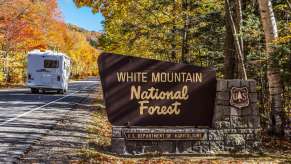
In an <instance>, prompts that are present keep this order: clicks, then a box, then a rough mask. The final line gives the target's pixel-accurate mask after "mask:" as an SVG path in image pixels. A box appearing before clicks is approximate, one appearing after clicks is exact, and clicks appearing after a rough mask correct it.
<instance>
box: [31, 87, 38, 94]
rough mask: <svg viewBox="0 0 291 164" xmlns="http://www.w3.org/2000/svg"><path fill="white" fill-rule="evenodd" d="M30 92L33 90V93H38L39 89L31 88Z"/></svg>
mask: <svg viewBox="0 0 291 164" xmlns="http://www.w3.org/2000/svg"><path fill="white" fill-rule="evenodd" d="M30 90H31V93H38V89H36V88H31V89H30Z"/></svg>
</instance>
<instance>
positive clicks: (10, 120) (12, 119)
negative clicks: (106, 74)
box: [0, 84, 96, 126]
mask: <svg viewBox="0 0 291 164" xmlns="http://www.w3.org/2000/svg"><path fill="white" fill-rule="evenodd" d="M94 85H96V84H94ZM94 85H89V86H87V87H85V88H82V89H80V90H78V91H75V92H73V93H71V94H69V95H66V96H64V97H61V98H59V99H56V100H54V101H51V102H49V103H47V104H45V105H42V106H40V107H37V108H34V109H31V110H29V111H27V112H24V113H22V114H20V115H18V116H16V117H14V118H11V119H9V120H7V121H5V122H3V123H1V124H0V126H3V125H6V124H7V123H9V122H12V121H14V120H17V119H18V118H20V117H23V116H25V115H27V114H29V113H31V112H33V111H36V110H39V109H41V108H43V107H46V106H48V105H51V104H53V103H55V102H58V101H60V100H62V99H64V98H67V97H70V96H72V95H74V94H76V93H78V92H80V91H81V90H84V89H87V88H89V87H91V86H94Z"/></svg>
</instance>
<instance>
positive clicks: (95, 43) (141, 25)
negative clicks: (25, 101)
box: [0, 0, 291, 134]
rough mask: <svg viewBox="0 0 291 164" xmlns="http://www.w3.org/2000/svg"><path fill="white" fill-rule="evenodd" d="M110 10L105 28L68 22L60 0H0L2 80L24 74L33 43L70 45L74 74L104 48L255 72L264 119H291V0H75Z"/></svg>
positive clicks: (90, 68)
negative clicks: (86, 27) (85, 27)
mask: <svg viewBox="0 0 291 164" xmlns="http://www.w3.org/2000/svg"><path fill="white" fill-rule="evenodd" d="M74 2H75V4H76V5H77V6H79V7H82V6H88V7H91V8H92V11H93V12H100V13H102V15H103V16H104V17H105V21H104V33H102V35H101V34H99V33H94V32H89V31H86V30H83V29H80V28H78V27H76V26H72V25H67V24H65V23H64V22H63V20H62V18H61V13H60V11H59V8H58V6H57V2H56V0H11V1H8V0H0V83H2V84H4V85H5V84H11V83H18V82H23V81H25V78H26V73H25V68H26V60H25V59H26V54H27V52H28V51H30V50H32V49H51V50H58V51H62V52H65V53H67V54H68V55H69V56H70V57H71V58H72V61H73V66H72V75H73V77H76V78H77V77H85V76H88V75H97V73H98V72H97V66H96V59H97V57H98V55H99V54H100V51H101V50H98V48H99V49H102V50H103V51H107V52H113V53H118V54H127V55H134V56H140V57H145V58H153V59H158V60H165V61H171V62H178V63H188V64H193V65H198V66H203V67H213V68H215V69H216V70H217V77H218V78H225V79H232V78H239V79H247V78H248V79H255V80H256V81H257V91H258V93H259V97H258V99H259V104H258V105H259V110H260V114H261V123H262V126H263V127H269V128H271V129H272V131H273V132H275V133H276V134H281V133H282V132H283V129H284V128H285V127H290V123H291V121H290V119H291V116H290V115H291V112H290V109H291V103H290V97H291V93H290V90H291V80H290V79H291V78H290V76H291V55H290V54H291V44H290V39H291V22H290V19H291V3H290V2H289V0H138V1H136V0H74Z"/></svg>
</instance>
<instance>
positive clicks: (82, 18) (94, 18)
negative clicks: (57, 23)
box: [58, 0, 104, 32]
mask: <svg viewBox="0 0 291 164" xmlns="http://www.w3.org/2000/svg"><path fill="white" fill-rule="evenodd" d="M58 5H59V8H60V9H61V12H62V14H63V17H64V20H65V22H66V23H71V24H75V25H77V26H79V27H82V28H85V29H87V30H90V31H98V32H102V31H103V25H102V23H101V22H102V21H103V20H104V17H103V16H102V14H100V13H96V14H93V13H92V12H91V9H90V8H88V7H82V8H77V7H76V6H75V4H74V2H73V0H58Z"/></svg>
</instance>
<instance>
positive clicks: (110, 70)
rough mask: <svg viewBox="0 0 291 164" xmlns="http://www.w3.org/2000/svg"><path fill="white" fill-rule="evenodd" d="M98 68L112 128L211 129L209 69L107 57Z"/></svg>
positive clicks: (213, 86)
mask: <svg viewBox="0 0 291 164" xmlns="http://www.w3.org/2000/svg"><path fill="white" fill-rule="evenodd" d="M98 64H99V71H100V77H101V82H102V87H103V93H104V99H105V106H106V111H107V115H108V119H109V121H110V123H111V124H113V125H115V126H124V125H126V126H135V125H139V126H207V127H210V126H211V123H212V116H213V111H214V99H215V93H216V77H215V71H214V70H213V69H208V68H202V67H197V66H192V65H187V64H176V63H170V62H162V61H158V60H150V59H143V58H137V57H130V56H123V55H116V54H109V53H103V54H102V55H101V56H100V57H99V59H98Z"/></svg>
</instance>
